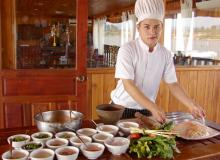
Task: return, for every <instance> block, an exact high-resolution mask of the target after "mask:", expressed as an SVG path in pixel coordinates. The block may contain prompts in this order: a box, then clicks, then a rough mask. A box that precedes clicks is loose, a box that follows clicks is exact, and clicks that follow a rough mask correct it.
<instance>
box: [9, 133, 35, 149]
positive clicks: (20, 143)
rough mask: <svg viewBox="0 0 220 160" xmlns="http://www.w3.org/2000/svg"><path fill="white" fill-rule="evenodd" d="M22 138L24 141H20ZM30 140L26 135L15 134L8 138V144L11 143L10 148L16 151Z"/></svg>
mask: <svg viewBox="0 0 220 160" xmlns="http://www.w3.org/2000/svg"><path fill="white" fill-rule="evenodd" d="M22 138H24V140H21V139H22ZM19 139H20V140H21V141H19ZM30 139H31V138H30V136H29V135H27V134H16V135H13V136H10V137H8V143H9V144H10V142H12V147H14V148H16V149H18V148H21V146H23V145H24V144H26V143H27V142H29V141H30ZM16 140H18V141H16Z"/></svg>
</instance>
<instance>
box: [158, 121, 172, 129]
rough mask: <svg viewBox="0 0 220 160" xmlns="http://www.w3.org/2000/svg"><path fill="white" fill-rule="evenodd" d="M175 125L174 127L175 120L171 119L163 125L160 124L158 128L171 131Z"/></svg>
mask: <svg viewBox="0 0 220 160" xmlns="http://www.w3.org/2000/svg"><path fill="white" fill-rule="evenodd" d="M173 127H174V123H173V121H169V122H166V123H164V124H163V125H161V126H160V127H159V128H157V129H159V130H166V131H170V130H172V129H173Z"/></svg>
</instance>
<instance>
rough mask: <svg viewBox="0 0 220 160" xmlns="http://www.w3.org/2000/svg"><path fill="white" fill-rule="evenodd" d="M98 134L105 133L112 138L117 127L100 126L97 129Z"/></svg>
mask: <svg viewBox="0 0 220 160" xmlns="http://www.w3.org/2000/svg"><path fill="white" fill-rule="evenodd" d="M96 129H97V131H98V132H106V133H110V134H112V135H113V136H115V135H116V134H117V133H118V130H119V128H118V127H117V126H114V125H101V126H98V127H97V128H96Z"/></svg>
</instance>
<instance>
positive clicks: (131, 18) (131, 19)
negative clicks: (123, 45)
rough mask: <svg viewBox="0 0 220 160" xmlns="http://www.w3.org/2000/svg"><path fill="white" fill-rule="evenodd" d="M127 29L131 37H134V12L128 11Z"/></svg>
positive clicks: (135, 20) (135, 21)
mask: <svg viewBox="0 0 220 160" xmlns="http://www.w3.org/2000/svg"><path fill="white" fill-rule="evenodd" d="M128 20H129V30H130V33H131V35H130V37H131V39H135V34H136V23H137V18H136V16H135V15H134V13H130V12H128Z"/></svg>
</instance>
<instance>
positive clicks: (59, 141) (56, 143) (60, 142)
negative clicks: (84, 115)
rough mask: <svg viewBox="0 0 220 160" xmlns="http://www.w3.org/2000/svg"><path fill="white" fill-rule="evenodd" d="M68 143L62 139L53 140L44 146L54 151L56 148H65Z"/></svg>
mask: <svg viewBox="0 0 220 160" xmlns="http://www.w3.org/2000/svg"><path fill="white" fill-rule="evenodd" d="M68 143H69V141H68V140H67V139H64V138H53V139H50V140H48V141H47V142H46V146H47V147H48V148H50V149H53V150H55V149H57V148H60V147H64V146H67V145H68Z"/></svg>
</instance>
